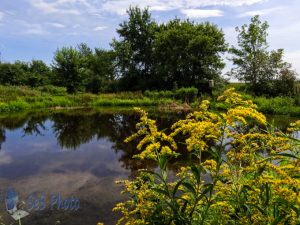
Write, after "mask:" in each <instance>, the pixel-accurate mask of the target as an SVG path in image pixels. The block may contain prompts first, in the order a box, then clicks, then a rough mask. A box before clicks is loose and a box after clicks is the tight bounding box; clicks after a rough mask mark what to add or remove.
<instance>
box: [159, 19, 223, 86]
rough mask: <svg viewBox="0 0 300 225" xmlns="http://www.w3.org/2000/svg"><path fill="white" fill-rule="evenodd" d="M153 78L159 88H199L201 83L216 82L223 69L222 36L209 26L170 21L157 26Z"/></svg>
mask: <svg viewBox="0 0 300 225" xmlns="http://www.w3.org/2000/svg"><path fill="white" fill-rule="evenodd" d="M154 49H155V59H156V61H155V65H156V73H157V75H156V78H157V79H159V78H160V80H161V81H160V83H162V84H163V87H168V88H169V89H171V88H172V87H173V84H174V83H175V82H176V83H177V85H178V86H179V87H191V86H196V87H199V84H200V83H202V82H203V81H205V80H209V79H218V78H219V75H220V73H221V69H223V68H224V66H225V64H224V63H223V61H222V59H221V57H220V54H222V53H224V52H225V51H226V49H227V45H226V43H225V39H224V33H223V32H222V30H220V29H219V28H218V27H217V26H216V25H214V24H211V23H208V22H206V23H200V24H197V23H194V22H191V21H189V20H185V21H181V20H179V19H175V20H172V21H170V22H168V23H167V24H162V25H161V26H160V30H159V32H157V33H156V36H155V42H154Z"/></svg>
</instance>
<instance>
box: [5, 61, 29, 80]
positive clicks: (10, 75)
mask: <svg viewBox="0 0 300 225" xmlns="http://www.w3.org/2000/svg"><path fill="white" fill-rule="evenodd" d="M27 71H28V65H27V64H26V63H24V62H20V61H17V62H15V63H1V64H0V83H1V84H2V85H24V80H25V77H26V73H27Z"/></svg>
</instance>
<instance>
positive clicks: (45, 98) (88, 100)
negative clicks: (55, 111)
mask: <svg viewBox="0 0 300 225" xmlns="http://www.w3.org/2000/svg"><path fill="white" fill-rule="evenodd" d="M171 102H174V100H173V99H169V98H160V97H157V98H149V97H145V96H144V95H143V94H142V93H141V92H120V93H110V94H99V95H95V94H89V93H78V94H76V95H69V94H67V92H66V90H65V88H61V87H53V86H46V87H39V88H37V89H31V88H28V87H18V86H16V87H13V86H0V113H10V112H18V111H22V110H29V109H30V110H31V109H44V108H56V107H63V108H67V107H102V106H131V107H133V106H158V105H162V104H170V103H171Z"/></svg>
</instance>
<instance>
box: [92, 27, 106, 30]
mask: <svg viewBox="0 0 300 225" xmlns="http://www.w3.org/2000/svg"><path fill="white" fill-rule="evenodd" d="M105 29H107V27H105V26H99V27H95V28H94V31H101V30H105Z"/></svg>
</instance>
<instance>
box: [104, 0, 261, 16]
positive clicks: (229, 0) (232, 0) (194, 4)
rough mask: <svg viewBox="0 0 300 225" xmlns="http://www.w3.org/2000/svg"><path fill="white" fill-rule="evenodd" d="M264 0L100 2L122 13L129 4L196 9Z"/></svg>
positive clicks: (249, 3)
mask: <svg viewBox="0 0 300 225" xmlns="http://www.w3.org/2000/svg"><path fill="white" fill-rule="evenodd" d="M263 1H265V0H160V1H159V0H150V1H140V0H111V1H106V2H105V3H104V4H102V7H101V9H102V10H103V11H105V12H110V13H116V14H119V15H124V14H125V13H126V10H127V9H128V8H129V7H130V6H136V5H137V6H139V7H141V8H145V7H149V9H150V10H152V11H168V10H182V9H183V10H196V9H198V8H201V7H208V6H231V7H236V6H243V5H252V4H255V3H259V2H263Z"/></svg>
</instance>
